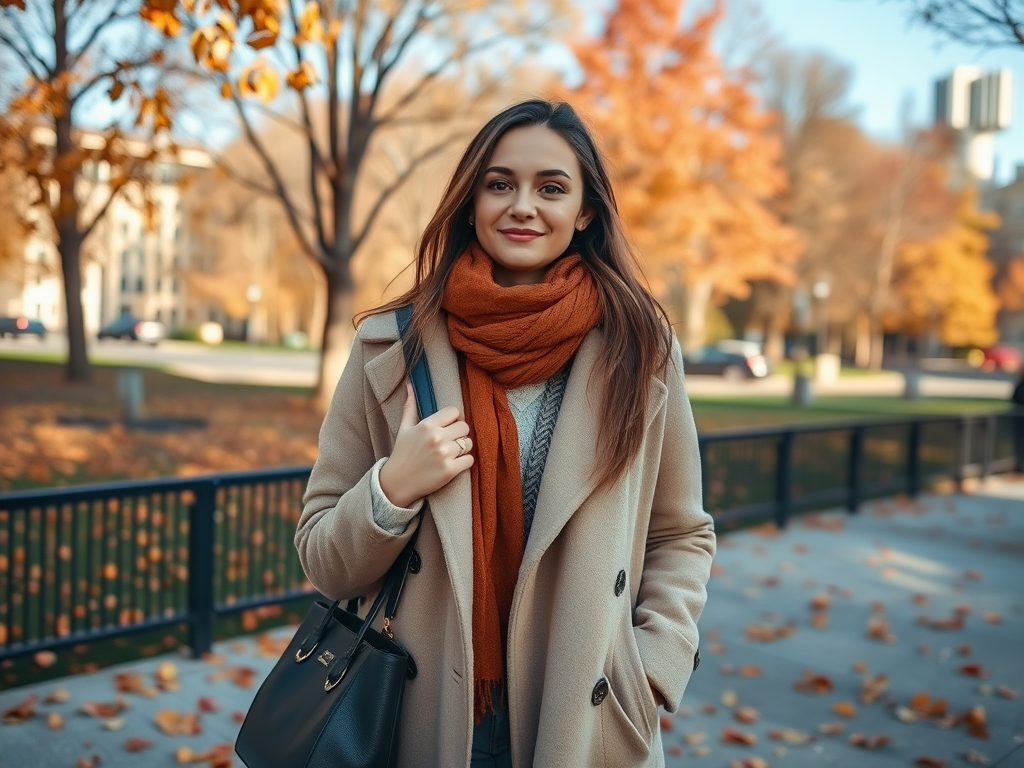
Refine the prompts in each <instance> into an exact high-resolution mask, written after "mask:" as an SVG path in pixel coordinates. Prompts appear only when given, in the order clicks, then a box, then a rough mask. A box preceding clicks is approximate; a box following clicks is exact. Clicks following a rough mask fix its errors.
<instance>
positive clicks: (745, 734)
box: [722, 726, 757, 747]
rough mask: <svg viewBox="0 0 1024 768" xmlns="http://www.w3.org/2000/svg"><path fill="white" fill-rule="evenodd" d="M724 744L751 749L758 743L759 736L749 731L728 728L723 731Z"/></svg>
mask: <svg viewBox="0 0 1024 768" xmlns="http://www.w3.org/2000/svg"><path fill="white" fill-rule="evenodd" d="M722 742H723V743H725V744H742V745H744V746H747V747H750V746H753V745H754V744H756V743H757V736H756V735H755V734H753V733H750V732H749V731H741V730H739V729H738V728H732V727H730V726H726V727H725V728H723V729H722Z"/></svg>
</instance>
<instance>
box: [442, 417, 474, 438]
mask: <svg viewBox="0 0 1024 768" xmlns="http://www.w3.org/2000/svg"><path fill="white" fill-rule="evenodd" d="M468 434H469V424H467V423H466V422H464V421H455V422H452V423H451V424H449V425H448V426H447V427H444V428H443V429H441V437H442V439H444V440H458V439H459V438H460V437H466V435H468Z"/></svg>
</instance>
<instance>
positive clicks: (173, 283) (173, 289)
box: [171, 278, 178, 293]
mask: <svg viewBox="0 0 1024 768" xmlns="http://www.w3.org/2000/svg"><path fill="white" fill-rule="evenodd" d="M177 292H178V278H174V279H173V280H171V293H177Z"/></svg>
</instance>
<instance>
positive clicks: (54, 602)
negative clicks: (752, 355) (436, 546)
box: [0, 411, 1020, 660]
mask: <svg viewBox="0 0 1024 768" xmlns="http://www.w3.org/2000/svg"><path fill="white" fill-rule="evenodd" d="M1018 423H1019V422H1018V417H1017V416H1016V415H1015V414H1014V413H1013V412H1011V411H1003V412H994V413H989V414H983V415H974V416H959V417H942V418H937V417H928V418H915V419H890V420H877V421H858V422H855V423H854V422H848V423H830V424H823V423H818V424H807V425H799V426H786V427H763V428H754V429H742V430H726V431H720V432H715V433H707V434H703V435H701V436H700V447H701V456H702V462H703V472H704V477H703V483H704V498H705V507H706V508H707V509H708V510H710V511H712V512H713V514H714V515H715V517H716V520H717V522H718V525H719V527H720V529H721V530H725V529H728V528H729V527H732V526H736V525H739V524H741V523H743V522H746V521H758V520H775V521H776V522H777V523H778V524H779V525H785V524H786V521H787V519H788V518H789V517H790V516H791V515H793V514H798V513H801V512H805V511H809V510H814V509H825V508H829V507H834V506H837V505H845V506H846V508H848V509H849V510H851V511H855V510H856V509H857V507H858V505H859V504H860V502H861V501H863V500H865V499H868V498H873V497H879V496H889V495H893V494H897V493H907V494H908V495H910V496H913V495H915V494H917V492H918V491H919V490H920V489H922V488H923V487H925V484H926V483H928V482H930V481H932V480H935V479H937V478H948V479H951V480H952V481H954V482H958V481H962V480H963V479H964V478H967V477H970V476H979V475H986V474H988V473H990V472H1002V471H1007V470H1010V469H1012V468H1014V467H1015V466H1018V465H1017V459H1016V458H1015V456H1016V454H1017V451H1016V450H1015V446H1017V445H1020V443H1019V442H1015V439H1014V435H1015V430H1016V429H1017V428H1018ZM308 475H309V468H308V467H302V468H294V469H274V470H264V471H255V472H238V473H231V474H223V475H212V476H204V477H192V478H173V479H162V480H145V481H138V482H117V483H105V484H102V485H90V486H78V487H70V488H49V489H42V490H34V491H23V492H17V493H8V494H0V660H2V659H4V658H9V657H13V656H18V655H22V654H26V653H32V652H35V651H38V650H42V649H56V648H61V647H67V646H71V645H75V644H78V643H82V642H88V641H94V640H100V639H105V638H113V637H120V636H124V635H128V634H131V633H135V632H142V631H147V630H153V629H157V628H161V627H169V626H178V625H182V624H185V625H187V626H188V628H189V644H190V646H191V648H192V649H193V651H194V652H195V653H201V652H204V651H206V650H208V649H209V647H210V644H211V642H212V640H213V627H214V621H215V620H216V619H217V618H218V617H219V616H225V615H228V614H232V613H235V612H239V611H243V610H246V609H253V608H259V607H261V606H267V605H273V604H280V603H283V602H286V601H289V600H292V599H295V598H299V597H303V596H309V595H312V594H314V592H313V590H312V587H311V586H310V585H309V583H308V582H307V581H306V579H305V577H304V575H303V573H302V569H301V567H300V566H299V562H298V558H297V556H296V554H295V549H294V546H293V544H292V538H293V534H294V531H295V527H296V524H297V522H298V517H299V513H300V511H301V506H302V505H301V496H302V492H303V489H304V488H305V484H306V479H307V478H308Z"/></svg>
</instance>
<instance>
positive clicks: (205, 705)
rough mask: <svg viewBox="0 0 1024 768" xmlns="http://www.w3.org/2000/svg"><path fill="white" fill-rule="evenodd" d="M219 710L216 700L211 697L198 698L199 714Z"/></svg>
mask: <svg viewBox="0 0 1024 768" xmlns="http://www.w3.org/2000/svg"><path fill="white" fill-rule="evenodd" d="M218 709H220V705H219V704H218V703H217V700H216V699H214V698H213V697H211V696H200V697H199V711H200V712H216V711H217V710H218Z"/></svg>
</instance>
